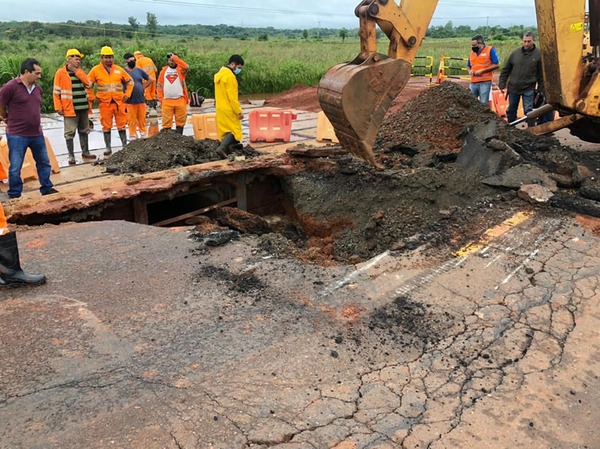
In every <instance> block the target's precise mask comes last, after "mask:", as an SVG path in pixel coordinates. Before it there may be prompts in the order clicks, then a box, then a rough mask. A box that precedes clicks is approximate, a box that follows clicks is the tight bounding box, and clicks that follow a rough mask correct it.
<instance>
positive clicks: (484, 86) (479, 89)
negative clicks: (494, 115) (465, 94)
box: [469, 81, 492, 105]
mask: <svg viewBox="0 0 600 449" xmlns="http://www.w3.org/2000/svg"><path fill="white" fill-rule="evenodd" d="M469 89H471V93H472V94H473V95H475V96H476V97H477V98H479V101H480V102H481V103H483V104H487V105H489V104H490V92H491V91H492V82H491V81H482V82H481V83H471V84H469Z"/></svg>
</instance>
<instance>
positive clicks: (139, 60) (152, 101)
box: [133, 50, 158, 109]
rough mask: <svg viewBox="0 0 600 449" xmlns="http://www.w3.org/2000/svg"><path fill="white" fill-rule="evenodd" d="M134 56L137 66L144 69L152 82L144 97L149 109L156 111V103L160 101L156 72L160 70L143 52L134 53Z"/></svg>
mask: <svg viewBox="0 0 600 449" xmlns="http://www.w3.org/2000/svg"><path fill="white" fill-rule="evenodd" d="M133 56H135V59H136V62H135V66H136V67H137V68H138V69H142V70H143V71H144V72H146V73H147V74H148V76H149V77H150V79H151V80H152V84H151V85H150V86H148V88H147V89H146V90H144V97H145V98H146V104H147V105H148V107H149V108H152V109H156V103H157V99H158V98H157V96H156V72H158V69H157V68H156V65H154V61H153V60H152V59H150V58H149V57H148V56H144V54H143V53H142V52H141V51H139V50H137V51H134V52H133Z"/></svg>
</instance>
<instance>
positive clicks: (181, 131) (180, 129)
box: [175, 126, 183, 134]
mask: <svg viewBox="0 0 600 449" xmlns="http://www.w3.org/2000/svg"><path fill="white" fill-rule="evenodd" d="M175 132H176V133H179V134H183V126H176V127H175Z"/></svg>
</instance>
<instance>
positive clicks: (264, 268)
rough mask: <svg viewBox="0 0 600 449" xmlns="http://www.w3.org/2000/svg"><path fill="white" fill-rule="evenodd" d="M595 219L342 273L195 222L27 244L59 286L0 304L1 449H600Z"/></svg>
mask: <svg viewBox="0 0 600 449" xmlns="http://www.w3.org/2000/svg"><path fill="white" fill-rule="evenodd" d="M591 223H592V225H590V220H587V221H586V222H585V223H584V222H583V221H582V220H578V219H577V218H575V217H572V216H569V215H562V214H561V213H559V212H557V213H556V215H555V216H548V215H538V214H532V215H529V216H526V217H523V219H522V220H521V221H520V222H518V223H516V224H514V223H513V224H510V225H506V224H505V225H504V226H502V225H500V226H499V227H498V228H497V229H496V230H495V232H491V233H490V234H489V235H493V238H492V239H488V240H487V241H485V242H484V244H481V245H473V246H472V247H470V248H469V249H466V250H465V251H464V252H462V253H461V254H460V256H459V255H452V254H441V253H440V254H438V255H437V257H431V256H430V255H427V256H426V255H425V254H424V253H422V252H419V251H416V252H414V253H412V254H410V255H406V254H404V255H399V254H394V253H388V252H386V253H383V254H381V255H379V256H377V257H376V258H374V259H372V260H370V261H367V262H365V263H363V264H360V265H350V266H337V267H319V266H311V265H304V264H302V263H300V262H298V261H295V260H289V259H279V258H276V257H273V256H271V255H269V254H267V253H265V252H263V251H262V250H260V249H259V248H258V246H257V239H256V238H254V237H243V238H242V239H241V240H238V241H232V242H230V243H228V244H226V245H224V246H219V247H205V246H203V245H202V244H201V243H199V242H197V241H194V240H193V239H191V238H189V237H190V235H189V234H188V233H187V231H186V230H185V229H182V228H176V229H162V228H153V227H148V226H142V225H137V224H133V223H126V222H116V221H115V222H95V223H83V224H67V225H61V226H45V227H40V228H35V229H30V230H27V231H23V232H20V233H19V239H20V249H21V258H22V262H23V265H24V267H25V268H26V270H27V271H31V272H44V273H46V274H47V275H48V277H49V282H48V284H46V285H45V286H42V287H38V288H31V289H15V290H3V291H2V292H0V295H1V296H0V447H1V448H10V449H16V448H31V449H33V448H35V449H46V448H61V449H64V448H150V449H154V448H168V449H171V448H173V449H175V448H185V449H192V448H194V449H205V448H207V449H208V448H222V449H234V448H236V449H237V448H240V449H241V448H260V449H262V448H278V449H315V448H335V449H363V448H365V449H366V448H372V449H374V448H378V449H384V448H407V449H408V448H432V449H441V448H515V447H523V448H524V447H526V448H540V449H541V448H545V449H547V448H556V449H559V448H560V449H571V448H572V449H575V448H600V430H599V429H598V426H597V423H598V421H599V420H600V407H598V406H597V404H598V403H600V380H599V379H598V375H599V374H600V346H599V342H600V340H599V338H598V336H599V332H600V331H599V329H600V313H599V310H600V309H599V303H600V288H599V284H600V263H599V261H600V238H599V237H598V236H597V230H598V229H599V225H600V223H599V222H598V220H596V221H593V220H592V221H591ZM584 224H585V225H584ZM594 229H595V232H596V236H595V235H594V233H593V230H594Z"/></svg>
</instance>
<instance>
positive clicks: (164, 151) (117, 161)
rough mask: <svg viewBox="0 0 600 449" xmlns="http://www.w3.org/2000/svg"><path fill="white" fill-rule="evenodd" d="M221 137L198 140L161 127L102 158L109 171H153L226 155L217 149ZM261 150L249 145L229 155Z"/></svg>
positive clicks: (207, 160) (222, 157)
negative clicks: (157, 130) (149, 135)
mask: <svg viewBox="0 0 600 449" xmlns="http://www.w3.org/2000/svg"><path fill="white" fill-rule="evenodd" d="M218 146H219V141H217V140H212V139H203V140H195V139H194V138H193V137H191V136H183V135H181V134H179V133H177V132H175V131H173V130H169V129H165V130H161V131H160V132H159V133H158V134H156V135H154V136H153V137H150V138H148V139H140V140H134V141H132V142H130V143H128V144H127V145H126V146H125V148H123V149H122V150H121V151H119V152H117V153H115V154H113V155H112V156H111V157H110V158H109V159H106V160H103V161H100V162H98V163H99V164H103V165H105V167H106V171H107V172H108V173H115V174H124V173H151V172H156V171H161V170H167V169H170V168H175V167H182V166H187V165H196V164H202V163H205V162H211V161H218V160H221V159H225V157H224V156H222V155H220V154H219V153H217V151H216V150H217V147H218ZM257 155H258V153H257V152H256V151H255V150H254V149H253V148H252V147H251V146H249V145H248V146H245V147H243V148H239V149H236V150H235V151H233V152H231V153H230V154H229V156H230V157H231V156H245V157H247V158H252V157H256V156H257Z"/></svg>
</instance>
